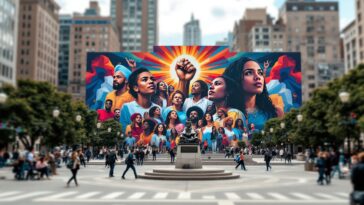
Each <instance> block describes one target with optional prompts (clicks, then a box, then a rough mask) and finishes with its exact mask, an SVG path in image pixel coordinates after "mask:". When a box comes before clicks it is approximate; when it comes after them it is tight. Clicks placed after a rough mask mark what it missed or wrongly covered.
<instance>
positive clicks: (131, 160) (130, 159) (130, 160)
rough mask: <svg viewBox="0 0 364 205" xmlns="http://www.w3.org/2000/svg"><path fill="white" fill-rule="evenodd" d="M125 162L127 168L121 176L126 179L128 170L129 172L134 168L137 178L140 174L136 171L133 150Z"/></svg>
mask: <svg viewBox="0 0 364 205" xmlns="http://www.w3.org/2000/svg"><path fill="white" fill-rule="evenodd" d="M125 164H126V169H125V171H124V173H123V175H122V176H121V178H122V179H125V174H126V172H128V170H129V169H130V168H131V169H132V170H133V172H134V176H135V179H137V178H138V176H137V173H136V171H135V167H134V158H133V153H132V152H130V153H129V155H128V156H127V157H126V159H125Z"/></svg>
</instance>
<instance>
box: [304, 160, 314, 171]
mask: <svg viewBox="0 0 364 205" xmlns="http://www.w3.org/2000/svg"><path fill="white" fill-rule="evenodd" d="M305 171H316V170H315V163H313V162H306V163H305Z"/></svg>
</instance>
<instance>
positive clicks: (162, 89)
mask: <svg viewBox="0 0 364 205" xmlns="http://www.w3.org/2000/svg"><path fill="white" fill-rule="evenodd" d="M158 89H159V90H161V91H167V85H166V83H164V82H160V83H159V86H158Z"/></svg>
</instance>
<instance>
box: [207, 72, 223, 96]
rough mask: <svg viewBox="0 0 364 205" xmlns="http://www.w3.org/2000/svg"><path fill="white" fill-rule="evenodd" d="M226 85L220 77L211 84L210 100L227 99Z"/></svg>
mask: <svg viewBox="0 0 364 205" xmlns="http://www.w3.org/2000/svg"><path fill="white" fill-rule="evenodd" d="M225 89H226V83H225V80H224V78H221V77H218V78H215V79H214V80H213V81H212V82H211V86H210V90H209V93H208V99H209V100H212V101H215V100H217V99H223V98H225Z"/></svg>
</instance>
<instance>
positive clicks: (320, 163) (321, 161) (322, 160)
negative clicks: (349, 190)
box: [315, 152, 326, 185]
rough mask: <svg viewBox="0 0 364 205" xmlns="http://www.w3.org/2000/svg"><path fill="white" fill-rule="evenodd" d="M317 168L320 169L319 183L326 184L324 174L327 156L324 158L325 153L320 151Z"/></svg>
mask: <svg viewBox="0 0 364 205" xmlns="http://www.w3.org/2000/svg"><path fill="white" fill-rule="evenodd" d="M315 166H316V168H317V171H318V176H319V177H318V179H317V184H320V185H324V178H325V177H324V174H325V168H326V163H325V158H324V153H323V152H319V153H318V158H317V160H316V165H315Z"/></svg>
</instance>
